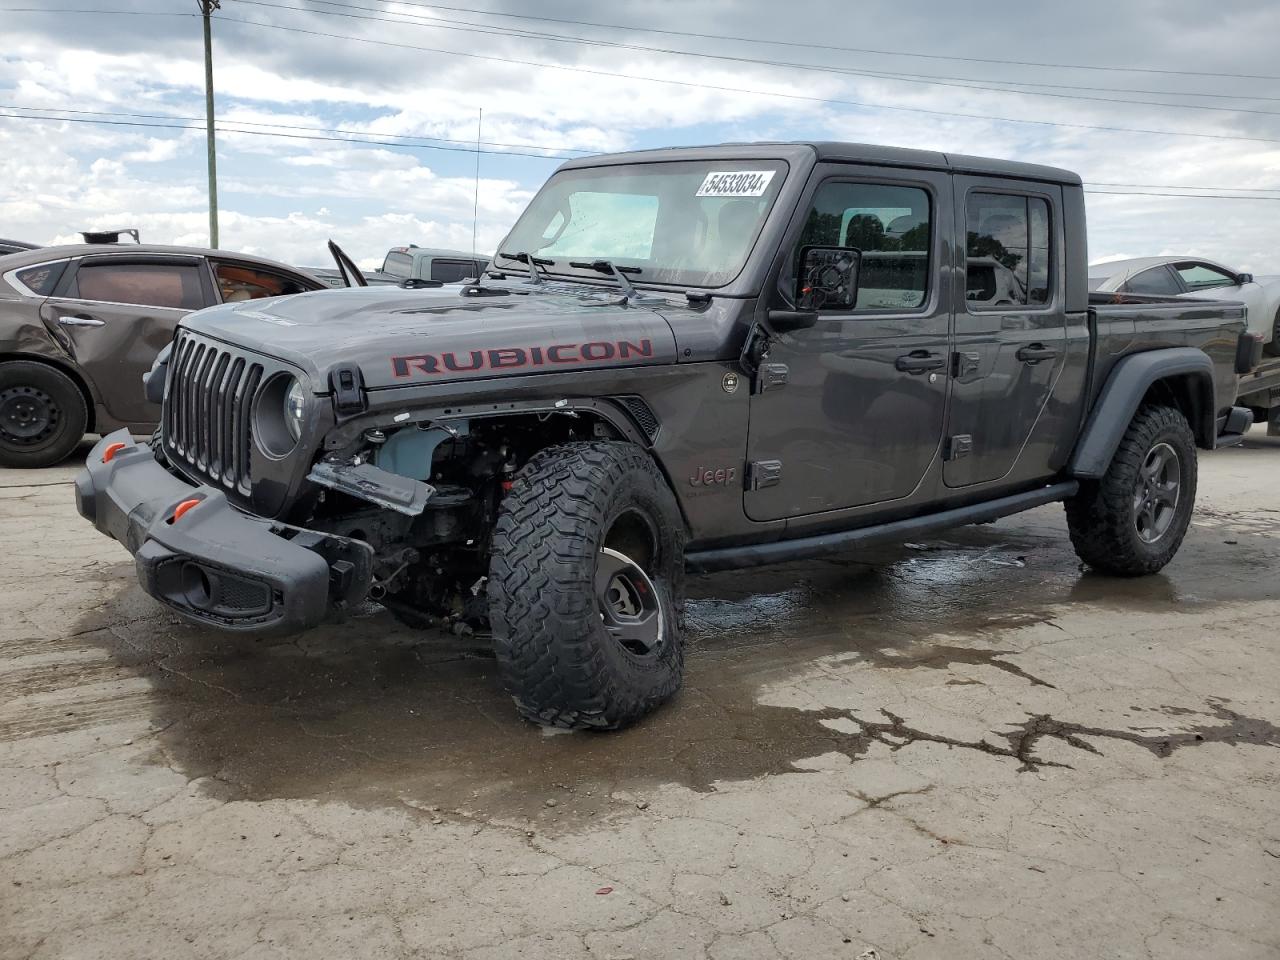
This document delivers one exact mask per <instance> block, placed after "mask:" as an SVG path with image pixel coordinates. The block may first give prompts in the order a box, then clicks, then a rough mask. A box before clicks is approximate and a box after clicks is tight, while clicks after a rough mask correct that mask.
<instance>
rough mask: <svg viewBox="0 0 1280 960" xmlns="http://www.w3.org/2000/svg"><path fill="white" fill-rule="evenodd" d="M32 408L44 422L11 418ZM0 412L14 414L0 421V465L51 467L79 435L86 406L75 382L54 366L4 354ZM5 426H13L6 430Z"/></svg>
mask: <svg viewBox="0 0 1280 960" xmlns="http://www.w3.org/2000/svg"><path fill="white" fill-rule="evenodd" d="M32 405H34V407H33V406H32ZM32 409H35V410H36V411H37V413H36V414H35V416H36V417H37V419H38V421H39V423H41V424H45V425H44V426H39V425H38V424H36V425H33V423H34V421H31V420H27V421H25V422H23V421H22V420H20V419H16V418H25V417H28V416H30V415H31V414H30V411H31V410H32ZM0 417H5V418H6V419H7V418H8V417H13V418H15V419H13V420H10V421H8V423H0V467H18V468H33V467H51V466H53V465H54V464H55V463H61V462H62V461H63V460H65V459H66V458H67V457H69V456H70V455H71V453H72V451H74V450H75V448H76V447H77V446H78V445H79V443H80V441H81V439H83V437H84V431H85V427H86V426H87V425H88V422H89V409H88V406H87V405H86V404H85V401H84V394H82V393H81V392H80V388H79V387H78V386H77V385H76V382H75V381H74V380H72V379H71V378H70V377H69V376H67V375H66V374H65V373H63V372H62V371H61V370H59V369H58V368H57V367H53V366H50V365H49V364H47V363H36V362H34V361H31V360H9V361H6V362H4V363H0ZM6 426H7V427H8V428H9V429H12V430H14V431H15V432H14V433H12V434H10V433H8V432H6V429H5V428H6ZM33 431H34V432H33Z"/></svg>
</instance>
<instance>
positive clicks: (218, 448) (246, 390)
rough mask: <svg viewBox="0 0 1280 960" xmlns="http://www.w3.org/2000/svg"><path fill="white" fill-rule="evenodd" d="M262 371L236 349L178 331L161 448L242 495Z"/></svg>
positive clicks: (181, 464) (245, 489) (183, 465)
mask: <svg viewBox="0 0 1280 960" xmlns="http://www.w3.org/2000/svg"><path fill="white" fill-rule="evenodd" d="M262 374H263V366H262V364H261V363H259V362H257V361H255V360H253V359H252V358H250V357H246V356H244V355H242V354H241V353H240V351H237V350H235V349H234V348H228V347H227V346H225V345H224V344H221V343H218V342H217V341H214V340H208V339H206V338H204V337H200V336H197V335H196V334H193V333H190V332H189V331H186V330H182V331H179V334H178V339H177V341H176V342H175V344H174V347H173V354H172V356H171V357H170V360H169V381H168V389H167V390H166V392H165V403H164V449H165V452H166V454H167V455H168V456H169V458H170V460H172V461H174V462H176V463H177V465H178V466H179V467H180V468H182V469H184V471H194V472H196V473H198V474H200V475H201V476H202V477H204V478H205V479H207V480H208V481H209V482H210V483H212V484H214V485H219V484H220V485H221V486H223V487H226V488H227V489H228V490H236V491H239V492H240V493H242V494H245V495H247V494H248V493H249V489H250V476H249V444H250V442H251V429H252V428H251V424H252V416H251V414H252V410H253V400H254V397H255V396H256V395H257V392H258V388H259V387H260V386H261V385H262Z"/></svg>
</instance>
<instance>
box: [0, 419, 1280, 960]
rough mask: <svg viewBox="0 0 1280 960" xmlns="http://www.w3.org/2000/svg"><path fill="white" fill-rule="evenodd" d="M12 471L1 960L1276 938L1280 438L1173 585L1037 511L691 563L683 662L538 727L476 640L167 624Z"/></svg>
mask: <svg viewBox="0 0 1280 960" xmlns="http://www.w3.org/2000/svg"><path fill="white" fill-rule="evenodd" d="M74 472H75V467H74V465H68V466H64V467H62V468H58V469H54V470H48V471H42V472H30V473H19V472H13V471H8V472H5V471H0V551H2V552H3V559H2V560H0V573H2V579H0V958H4V960H10V958H28V957H30V958H52V957H77V958H80V957H83V958H91V957H92V958H97V957H112V958H129V960H142V958H150V957H156V958H164V960H173V958H188V957H195V958H215V957H245V958H274V957H307V958H327V957H334V958H343V960H349V958H362V957H369V958H380V960H381V958H394V957H459V958H467V960H480V958H510V957H521V958H529V960H535V958H547V960H551V958H555V960H583V958H595V960H604V958H608V957H613V958H624V957H632V958H637V960H639V958H646V960H648V958H666V957H707V958H714V960H729V958H766V960H767V958H777V957H800V958H804V960H818V958H827V957H849V958H858V957H862V958H872V957H879V958H880V960H888V958H913V960H914V958H925V957H939V958H965V960H975V958H986V957H1003V958H1010V957H1012V958H1018V960H1025V958H1036V957H1044V958H1053V960H1066V958H1075V957H1081V958H1085V957H1087V958H1095V957H1108V958H1111V957H1143V958H1145V957H1152V958H1175V957H1187V958H1192V957H1194V958H1197V960H1203V958H1209V957H1211V958H1214V960H1225V958H1242V957H1256V958H1262V957H1276V956H1278V955H1280V922H1278V921H1277V918H1280V817H1278V816H1277V814H1280V726H1278V724H1280V631H1278V630H1277V624H1280V536H1277V520H1278V519H1280V440H1268V439H1267V438H1266V437H1263V436H1261V435H1260V434H1258V433H1257V432H1255V434H1254V435H1253V437H1252V438H1251V439H1250V441H1249V442H1248V444H1247V446H1246V448H1244V449H1237V450H1229V451H1222V452H1218V453H1214V454H1208V455H1203V456H1202V459H1201V494H1200V505H1201V508H1200V511H1199V513H1198V516H1197V518H1196V520H1195V526H1194V528H1193V530H1192V532H1191V534H1190V535H1189V537H1188V540H1187V543H1186V545H1185V546H1184V548H1183V550H1182V553H1181V554H1180V555H1179V556H1178V558H1177V559H1176V560H1175V562H1174V563H1173V564H1172V565H1171V566H1170V567H1169V568H1168V570H1167V571H1166V572H1165V574H1164V575H1162V576H1157V577H1153V578H1149V579H1145V580H1140V581H1124V582H1121V581H1108V580H1104V579H1101V578H1098V577H1095V576H1093V575H1091V574H1088V573H1082V572H1081V571H1080V569H1079V565H1078V563H1077V561H1076V560H1075V557H1074V555H1073V554H1072V553H1071V550H1070V547H1069V545H1068V544H1067V542H1066V536H1065V529H1064V524H1063V521H1062V515H1061V510H1060V508H1056V507H1054V508H1045V509H1042V510H1038V511H1035V512H1034V513H1030V514H1027V515H1024V516H1022V517H1016V518H1013V519H1011V520H1008V521H1005V522H1002V523H1000V524H997V525H994V526H987V527H980V528H970V529H967V530H962V531H957V532H955V533H954V534H951V535H948V536H946V537H943V538H938V539H933V540H929V541H927V542H924V543H919V544H911V545H907V546H905V547H903V548H901V549H894V550H887V551H882V552H879V553H877V554H876V555H875V556H874V557H863V558H860V559H861V560H863V561H866V562H857V563H855V562H852V561H849V562H840V563H833V562H824V563H810V564H795V565H791V566H787V567H782V568H775V569H769V570H762V571H759V572H756V573H752V574H750V575H745V576H744V575H740V574H739V575H728V576H718V577H704V578H698V579H695V580H694V582H693V583H692V592H693V595H694V598H695V599H694V602H693V603H692V604H691V607H690V612H691V616H692V625H693V632H692V637H691V642H692V648H691V652H690V656H689V666H688V678H687V684H686V687H685V689H684V690H683V692H682V693H681V694H680V695H679V697H678V698H677V699H676V700H675V701H674V702H673V703H671V704H670V705H669V706H668V707H666V709H664V710H663V711H661V712H660V713H659V714H658V715H657V716H655V717H653V718H652V719H651V720H650V721H648V722H646V723H644V724H642V725H640V726H639V727H638V728H636V729H633V730H630V731H627V732H625V733H623V734H616V735H604V736H589V735H580V734H572V735H562V736H546V735H544V734H543V732H542V731H540V730H538V729H536V728H534V727H531V726H528V725H526V724H523V723H521V722H520V721H519V720H517V718H516V717H515V714H514V713H513V711H512V710H511V709H510V705H509V703H508V702H506V701H504V698H503V696H502V695H501V694H500V692H499V691H498V688H497V685H496V681H495V678H494V670H493V665H492V663H491V661H490V660H488V659H487V658H486V656H485V652H484V649H483V645H482V644H480V643H479V642H476V641H463V640H459V639H456V638H453V637H452V636H449V637H441V636H427V635H421V634H416V633H413V632H411V631H408V630H406V629H405V628H402V627H399V626H397V625H396V624H395V622H394V621H393V620H392V619H391V618H390V617H389V616H387V615H386V614H385V613H382V612H373V611H370V612H368V613H365V614H363V615H361V616H358V617H355V618H353V619H352V620H351V621H349V622H348V623H347V624H345V625H344V626H339V627H333V628H325V629H322V630H317V631H315V632H313V633H311V634H309V635H306V636H304V637H302V638H299V639H298V640H296V642H277V643H274V644H268V643H266V642H255V641H253V640H252V639H249V640H244V641H229V640H227V639H225V638H222V637H218V636H216V635H213V634H210V633H207V632H204V631H201V630H198V629H194V628H191V627H188V626H184V625H181V624H178V623H176V622H175V620H174V618H173V617H172V616H170V615H169V614H167V613H165V612H164V611H163V610H162V609H161V608H160V607H159V606H158V605H156V604H155V603H153V602H152V601H151V600H150V599H149V598H147V597H146V596H144V595H143V594H141V593H140V591H139V590H138V588H137V587H136V585H135V583H134V580H133V575H132V564H131V563H130V562H128V559H127V555H126V554H125V553H124V551H123V549H122V548H120V547H118V546H117V545H115V544H114V543H112V542H111V541H109V540H107V539H105V538H103V537H101V536H100V535H98V534H97V533H96V532H94V531H93V530H92V529H91V528H90V527H89V526H88V525H87V524H85V523H83V522H81V521H80V519H79V518H78V517H77V516H76V515H75V510H74V507H73V504H72V496H71V489H70V486H69V484H68V480H69V478H70V477H71V476H73V474H74Z"/></svg>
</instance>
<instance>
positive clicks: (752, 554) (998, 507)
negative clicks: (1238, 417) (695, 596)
mask: <svg viewBox="0 0 1280 960" xmlns="http://www.w3.org/2000/svg"><path fill="white" fill-rule="evenodd" d="M1079 489H1080V485H1079V484H1078V483H1077V482H1076V481H1074V480H1067V481H1064V482H1062V483H1055V484H1053V485H1051V486H1048V487H1040V488H1039V489H1036V490H1029V491H1027V492H1025V493H1016V494H1013V495H1012V496H1008V497H1001V498H1000V499H998V500H989V501H987V502H986V503H975V504H972V505H970V506H967V507H956V508H953V509H951V510H943V511H941V512H940V513H930V514H926V515H924V516H920V517H910V518H908V519H906V520H894V521H893V522H891V523H882V524H877V525H875V526H870V527H860V528H858V529H856V530H841V531H839V532H837V533H820V534H817V535H816V536H811V537H800V538H797V539H795V540H775V541H773V542H772V543H760V544H751V545H748V546H742V547H722V548H720V549H718V550H700V551H694V552H691V553H686V554H685V558H684V563H685V569H686V570H688V571H690V572H691V573H710V572H712V571H715V570H737V569H741V568H743V567H756V566H761V565H763V564H767V563H782V562H786V561H790V560H808V559H811V558H813V557H823V556H828V555H830V554H834V553H846V552H848V551H851V550H856V549H858V548H860V547H869V546H872V545H874V544H878V543H885V542H891V541H897V540H902V539H906V538H909V537H915V536H919V535H921V534H925V533H932V532H934V531H938V530H947V529H950V528H951V527H960V526H965V525H966V524H970V523H985V522H987V521H989V520H998V519H1000V518H1001V517H1007V516H1009V515H1011V514H1014V513H1021V512H1022V511H1023V510H1030V509H1031V508H1033V507H1039V506H1043V505H1044V504H1046V503H1053V502H1055V501H1057V500H1065V499H1067V498H1068V497H1072V496H1075V493H1076V491H1077V490H1079Z"/></svg>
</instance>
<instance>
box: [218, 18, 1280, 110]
mask: <svg viewBox="0 0 1280 960" xmlns="http://www.w3.org/2000/svg"><path fill="white" fill-rule="evenodd" d="M240 2H241V3H244V4H248V5H251V6H256V7H266V8H270V9H275V10H288V11H293V12H296V13H308V14H316V15H318V16H323V17H344V18H348V19H352V20H362V21H368V22H373V23H393V24H404V25H407V26H414V27H424V28H427V29H437V30H455V31H462V32H465V33H483V34H490V35H496V36H505V37H518V38H520V39H539V40H545V41H550V42H552V43H567V44H575V45H580V46H592V47H612V48H617V49H625V50H638V51H642V52H645V53H658V54H663V55H665V56H679V57H694V58H697V59H701V60H720V61H724V62H727V63H743V64H751V65H756V66H767V67H777V68H780V69H786V70H805V71H809V72H813V73H828V74H834V75H837V76H853V77H871V78H877V79H883V80H891V81H894V82H897V83H916V84H924V85H927V86H937V87H952V88H955V89H962V90H984V91H990V92H995V93H1011V94H1016V95H1018V96H1024V97H1050V98H1053V99H1057V100H1089V101H1094V102H1097V103H1122V104H1130V105H1134V106H1146V107H1176V108H1179V109H1184V110H1211V111H1214V112H1220V113H1252V114H1260V115H1263V116H1280V111H1275V110H1258V109H1255V108H1250V107H1225V106H1215V105H1212V104H1197V103H1169V102H1167V101H1163V100H1134V99H1131V98H1126V97H1098V96H1091V95H1088V94H1083V93H1051V92H1048V91H1047V90H1017V89H1012V88H1011V87H1009V86H992V85H991V84H992V83H1003V82H1004V81H984V80H982V79H981V78H972V77H939V76H931V75H928V74H925V75H920V74H902V73H890V72H884V71H876V70H863V69H855V68H851V67H835V66H830V65H821V64H810V63H797V62H794V61H789V60H763V59H760V58H756V57H740V56H731V55H728V54H717V53H704V52H699V51H693V50H675V49H671V48H669V47H650V46H644V45H641V44H633V43H621V42H619V41H615V40H598V39H589V38H585V37H566V36H563V35H560V34H554V33H534V32H530V31H513V30H509V29H507V28H503V27H495V26H492V25H490V24H477V23H474V22H468V21H457V20H453V21H450V22H447V23H446V22H444V21H442V20H437V19H430V18H425V17H424V16H423V15H421V14H411V13H403V14H402V13H394V14H393V15H394V16H396V17H414V18H416V19H410V20H403V19H391V17H386V16H370V15H369V14H368V13H344V12H342V11H340V10H316V9H313V8H308V7H296V6H289V5H285V4H281V3H272V2H270V0H240ZM318 2H321V3H324V4H326V5H327V6H334V7H342V8H344V9H348V10H362V11H373V12H384V11H382V10H381V8H378V7H363V6H358V5H355V4H351V3H342V2H337V0H318ZM1021 85H1022V86H1037V87H1052V88H1057V89H1086V88H1078V87H1074V86H1072V85H1070V84H1048V83H1045V84H1041V83H1035V84H1021ZM1089 89H1098V88H1089ZM1102 89H1105V88H1102ZM1135 92H1136V91H1135ZM1153 92H1154V93H1155V94H1156V95H1158V96H1169V97H1178V96H1183V94H1180V93H1176V92H1173V93H1164V92H1162V91H1153ZM1190 95H1191V96H1195V95H1196V94H1190ZM1208 96H1214V97H1221V98H1224V99H1241V98H1239V97H1231V96H1229V95H1227V94H1209V95H1208ZM1245 99H1249V98H1245ZM1259 99H1267V100H1271V99H1275V98H1270V97H1265V98H1259Z"/></svg>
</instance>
